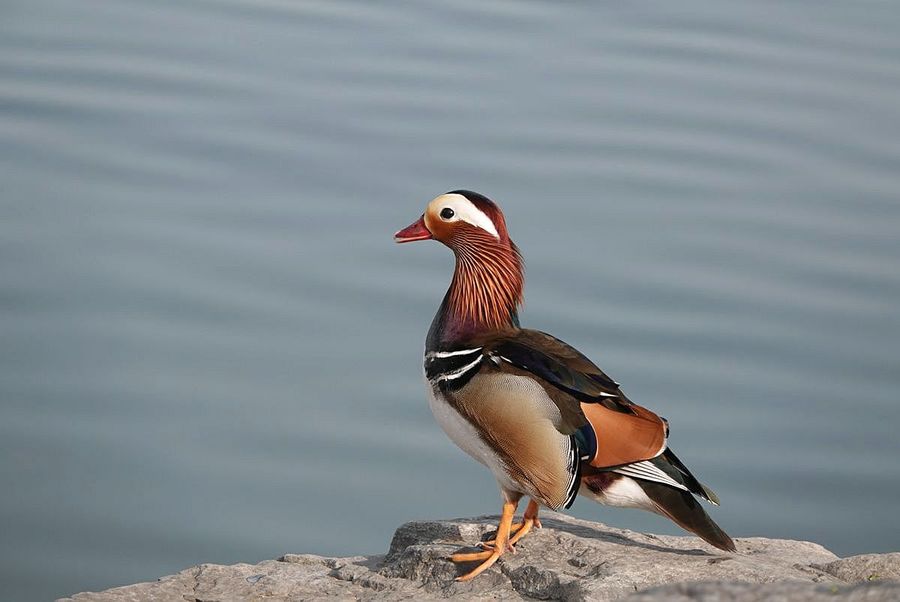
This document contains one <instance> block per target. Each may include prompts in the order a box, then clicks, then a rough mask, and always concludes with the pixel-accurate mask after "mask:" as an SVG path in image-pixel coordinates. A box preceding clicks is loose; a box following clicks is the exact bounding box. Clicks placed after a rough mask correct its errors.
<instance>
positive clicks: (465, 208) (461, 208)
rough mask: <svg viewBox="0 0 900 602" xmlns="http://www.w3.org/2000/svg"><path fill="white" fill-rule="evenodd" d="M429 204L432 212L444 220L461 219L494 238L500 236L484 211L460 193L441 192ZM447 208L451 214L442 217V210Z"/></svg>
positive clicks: (453, 220)
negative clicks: (432, 209)
mask: <svg viewBox="0 0 900 602" xmlns="http://www.w3.org/2000/svg"><path fill="white" fill-rule="evenodd" d="M431 205H432V206H433V207H434V213H435V214H436V215H438V216H440V219H441V220H443V221H445V222H455V221H457V220H462V221H464V222H466V223H469V224H472V225H473V226H477V227H478V228H481V229H482V230H486V231H488V232H490V233H491V234H492V235H493V236H494V238H500V234H499V233H498V232H497V227H496V226H495V225H494V222H493V221H491V218H489V217H488V216H487V214H486V213H485V212H484V211H482V210H481V209H479V208H478V207H476V206H475V205H474V204H473V203H472V201H470V200H469V199H467V198H466V197H464V196H463V195H461V194H442V195H441V196H439V197H437V198H436V199H434V200H433V201H431ZM448 208H449V209H451V210H453V216H452V217H450V218H445V217H443V215H442V212H443V211H444V210H445V209H448Z"/></svg>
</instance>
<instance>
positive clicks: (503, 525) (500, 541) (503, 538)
mask: <svg viewBox="0 0 900 602" xmlns="http://www.w3.org/2000/svg"><path fill="white" fill-rule="evenodd" d="M517 505H518V502H517V501H516V502H503V514H501V515H500V524H499V525H498V526H497V540H496V546H495V547H494V549H492V550H485V551H484V552H474V553H472V554H454V555H452V556H451V557H450V560H452V561H453V562H472V561H475V560H482V561H483V562H482V563H481V564H479V565H478V566H477V567H475V568H474V569H472V570H471V571H469V572H468V573H466V574H465V575H463V576H461V577H457V578H456V580H457V581H468V580H469V579H474V578H475V577H477V576H478V575H480V574H481V573H483V572H484V571H486V570H487V569H489V568H491V567H492V566H493V565H494V563H495V562H497V559H498V558H500V557H501V556H502V555H503V553H504V552H505V551H506V547H507V545H508V543H507V542H508V541H509V531H510V527H511V526H512V520H513V515H514V514H515V513H516V506H517Z"/></svg>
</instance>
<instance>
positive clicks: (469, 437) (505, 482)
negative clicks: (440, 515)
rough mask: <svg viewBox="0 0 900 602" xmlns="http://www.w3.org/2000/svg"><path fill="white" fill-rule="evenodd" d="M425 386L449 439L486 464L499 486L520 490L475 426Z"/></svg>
mask: <svg viewBox="0 0 900 602" xmlns="http://www.w3.org/2000/svg"><path fill="white" fill-rule="evenodd" d="M425 387H426V389H427V390H428V405H429V406H431V412H432V413H433V414H434V418H435V420H437V422H438V424H440V425H441V428H442V429H444V432H445V433H447V436H448V437H450V440H451V441H453V442H454V443H455V444H456V445H457V446H459V448H460V449H462V450H463V451H464V452H466V453H467V454H469V455H470V456H472V457H473V458H475V459H476V460H478V461H479V462H481V463H482V464H484V465H485V466H487V467H488V468H489V469H490V470H491V472H492V473H493V474H494V478H495V479H497V483H498V484H499V485H500V487H501V488H503V489H506V490H509V491H521V487H520V486H518V485H517V484H516V483H515V482H514V481H513V480H512V479H511V478H510V477H509V474H508V473H507V470H506V467H505V466H504V465H503V462H502V461H501V460H500V458H499V457H498V456H497V454H496V453H494V451H493V450H492V449H491V448H490V447H488V445H487V444H486V443H484V441H482V440H481V437H480V436H479V435H478V431H476V430H475V427H473V426H472V425H471V424H470V423H469V421H468V420H466V419H465V418H464V417H463V416H462V415H461V414H460V413H459V412H457V411H456V409H455V408H453V407H452V406H451V405H450V404H449V403H447V402H446V401H444V400H443V399H442V398H441V397H440V394H439V393H438V394H437V395H435V392H434V390H433V389H432V387H431V385H430V384H428V383H427V382H426V384H425ZM523 493H526V492H523Z"/></svg>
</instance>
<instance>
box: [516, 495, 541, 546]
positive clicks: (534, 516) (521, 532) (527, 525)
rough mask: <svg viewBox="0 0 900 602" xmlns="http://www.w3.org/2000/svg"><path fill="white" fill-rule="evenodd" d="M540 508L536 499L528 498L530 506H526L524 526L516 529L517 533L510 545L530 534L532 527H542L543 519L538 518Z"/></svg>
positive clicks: (523, 519)
mask: <svg viewBox="0 0 900 602" xmlns="http://www.w3.org/2000/svg"><path fill="white" fill-rule="evenodd" d="M538 510H540V506H538V503H537V502H535V501H534V499H531V500H528V507H527V508H525V516H523V517H522V526H521V527H520V528H519V529H518V530H517V531H516V534H515V535H513V536H512V538H511V539H510V540H509V545H514V544H515V543H516V542H517V541H519V540H520V539H522V538H523V537H525V536H526V535H528V533H529V531H531V528H532V527H537V528H538V529H540V528H541V519H539V518H538Z"/></svg>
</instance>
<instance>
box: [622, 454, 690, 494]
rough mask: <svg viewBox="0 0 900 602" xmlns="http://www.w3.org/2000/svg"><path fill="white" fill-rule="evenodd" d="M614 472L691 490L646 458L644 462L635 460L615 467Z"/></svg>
mask: <svg viewBox="0 0 900 602" xmlns="http://www.w3.org/2000/svg"><path fill="white" fill-rule="evenodd" d="M613 472H615V473H618V474H623V475H625V476H628V477H635V478H638V479H644V480H645V481H654V482H656V483H662V484H664V485H671V486H672V487H676V488H678V489H682V490H684V491H689V489H688V488H687V487H685V486H684V485H682V484H681V483H679V482H678V481H676V480H675V479H673V478H672V477H670V476H669V475H667V474H666V473H664V472H663V471H662V470H660V469H659V468H657V467H656V466H654V465H653V463H652V462H648V461H646V460H645V461H643V462H635V463H634V464H626V465H625V466H620V467H619V468H616V469H614V470H613Z"/></svg>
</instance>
